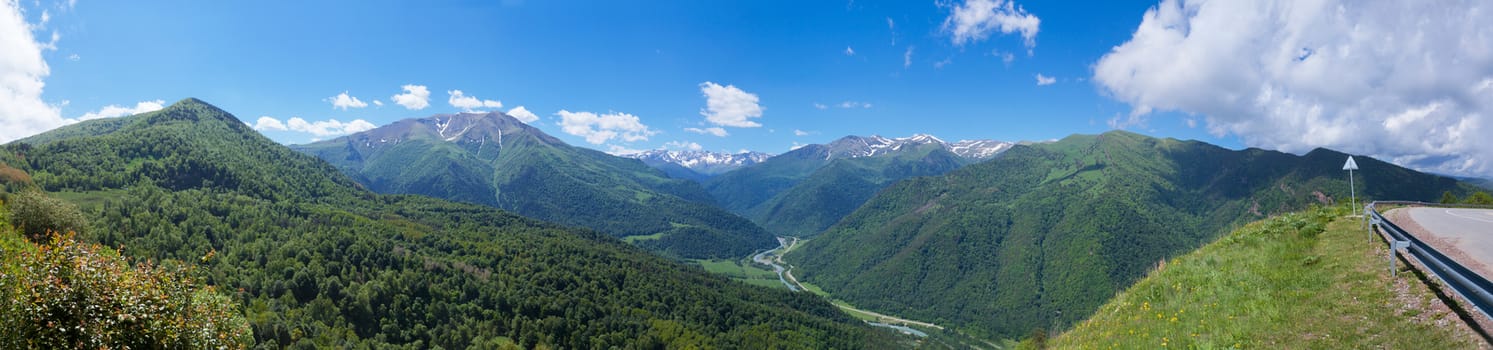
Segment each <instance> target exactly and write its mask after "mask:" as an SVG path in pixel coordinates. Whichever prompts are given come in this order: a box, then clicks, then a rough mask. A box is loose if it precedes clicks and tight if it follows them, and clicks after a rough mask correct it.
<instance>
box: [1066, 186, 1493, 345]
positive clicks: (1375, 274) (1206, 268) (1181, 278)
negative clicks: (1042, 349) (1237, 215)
mask: <svg viewBox="0 0 1493 350" xmlns="http://www.w3.org/2000/svg"><path fill="white" fill-rule="evenodd" d="M1348 212H1349V209H1348V207H1347V206H1336V207H1331V208H1322V209H1312V210H1308V211H1304V212H1299V213H1291V214H1285V215H1281V216H1277V217H1273V218H1270V219H1266V220H1261V221H1259V222H1255V223H1252V224H1249V225H1247V226H1244V227H1242V228H1240V229H1239V230H1236V231H1234V232H1233V233H1230V234H1228V235H1225V236H1223V237H1222V238H1221V239H1219V240H1218V241H1217V242H1214V243H1211V244H1208V245H1206V246H1204V247H1203V248H1201V249H1198V250H1197V251H1194V252H1192V253H1188V254H1186V255H1183V256H1180V257H1177V258H1173V259H1170V260H1168V261H1167V262H1166V264H1164V265H1159V268H1158V269H1157V270H1155V271H1152V272H1151V273H1150V275H1149V276H1147V277H1146V278H1143V279H1141V280H1140V281H1138V282H1136V283H1135V285H1134V286H1131V287H1130V288H1128V289H1126V290H1125V291H1124V292H1122V293H1120V294H1119V295H1117V296H1116V297H1115V298H1114V299H1112V300H1110V301H1109V302H1107V303H1105V304H1104V305H1103V306H1100V307H1099V308H1098V312H1096V313H1095V314H1094V316H1093V317H1092V318H1090V319H1088V320H1086V321H1083V322H1082V323H1079V324H1078V325H1077V326H1075V327H1074V328H1073V329H1072V330H1071V331H1068V332H1066V333H1063V334H1062V335H1060V336H1057V337H1056V338H1054V339H1052V340H1051V341H1050V342H1048V345H1050V346H1051V347H1053V348H1061V349H1141V348H1163V347H1172V348H1182V349H1199V348H1200V349H1222V348H1267V349H1323V348H1338V349H1376V348H1377V349H1411V348H1419V349H1467V348H1475V347H1477V344H1478V343H1480V341H1479V340H1478V338H1477V336H1476V335H1475V334H1473V333H1472V332H1471V331H1470V330H1468V329H1467V328H1466V327H1465V326H1463V324H1462V321H1461V320H1459V319H1458V318H1457V317H1458V316H1457V315H1456V314H1454V313H1453V312H1451V311H1450V310H1449V309H1447V308H1445V307H1443V306H1440V304H1441V302H1440V301H1439V300H1437V299H1436V296H1435V295H1434V294H1433V293H1432V291H1431V290H1430V289H1428V287H1427V286H1425V285H1423V284H1422V283H1421V282H1420V280H1419V279H1416V278H1415V277H1414V276H1412V275H1411V274H1409V273H1403V272H1402V273H1400V275H1399V277H1398V278H1397V279H1391V277H1390V276H1389V271H1388V270H1387V266H1386V263H1385V254H1386V253H1385V252H1386V250H1385V246H1384V243H1383V242H1382V241H1380V240H1377V239H1376V240H1374V241H1373V242H1368V241H1367V240H1366V239H1365V234H1364V229H1363V223H1362V221H1360V220H1357V219H1353V218H1347V217H1345V216H1346V215H1347V214H1348Z"/></svg>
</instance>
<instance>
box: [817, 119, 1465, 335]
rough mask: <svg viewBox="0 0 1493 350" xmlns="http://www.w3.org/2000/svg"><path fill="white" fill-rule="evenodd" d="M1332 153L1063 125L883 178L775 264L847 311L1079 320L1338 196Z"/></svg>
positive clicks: (1385, 173) (1440, 187)
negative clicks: (1212, 250) (902, 176)
mask: <svg viewBox="0 0 1493 350" xmlns="http://www.w3.org/2000/svg"><path fill="white" fill-rule="evenodd" d="M1345 159H1346V155H1344V154H1341V153H1337V152H1333V151H1328V150H1316V151H1313V152H1310V153H1308V154H1306V155H1304V156H1295V155H1290V154H1285V153H1280V152H1271V151H1263V150H1258V149H1249V150H1243V151H1233V150H1227V149H1224V148H1220V147H1216V146H1212V145H1208V144H1204V143H1201V142H1195V141H1177V140H1172V139H1156V138H1150V137H1146V136H1142V135H1138V134H1134V133H1128V132H1122V131H1115V132H1109V133H1105V134H1102V135H1076V136H1072V137H1068V138H1065V139H1063V140H1061V141H1058V142H1054V143H1047V144H1037V145H1027V146H1018V147H1015V148H1012V149H1011V150H1009V151H1007V152H1006V153H1005V154H1003V155H1002V156H1001V157H998V158H996V159H994V160H991V161H987V162H983V163H979V164H975V165H971V166H967V167H964V168H961V169H959V170H955V171H953V172H950V173H949V174H947V175H945V176H941V177H920V178H913V179H910V180H906V181H902V182H899V183H897V184H894V185H892V186H891V187H889V188H887V189H886V190H883V191H882V192H881V193H879V194H878V195H877V196H876V197H873V198H872V199H870V200H868V201H867V202H866V204H865V205H863V206H861V207H860V208H859V209H857V210H856V211H855V212H854V213H852V214H850V215H849V216H847V217H846V218H845V219H844V220H842V221H841V222H840V223H838V224H836V225H835V226H833V227H831V228H830V229H829V230H827V231H826V232H825V233H823V234H821V235H820V236H819V237H817V238H815V239H814V240H811V241H809V242H808V243H806V244H805V245H804V247H803V248H801V249H799V250H797V251H795V252H794V253H792V254H789V256H788V260H789V261H790V262H792V263H793V264H794V265H795V266H796V267H797V268H798V269H797V270H795V275H797V276H798V277H799V278H800V279H802V280H805V281H808V282H811V283H814V284H816V285H819V286H820V287H822V288H824V289H825V290H826V291H829V292H830V293H832V294H834V295H835V296H836V297H837V298H841V299H844V300H846V301H849V302H851V303H853V304H855V305H857V306H859V307H863V308H866V309H870V310H875V311H880V312H886V313H892V314H897V315H900V316H903V317H908V318H913V319H921V320H929V321H932V322H935V323H939V324H946V325H952V326H955V327H958V328H960V329H962V330H965V331H966V332H967V333H971V334H975V335H978V336H986V337H990V338H1018V337H1024V336H1026V335H1028V334H1030V333H1031V332H1032V331H1033V330H1036V329H1053V328H1056V329H1065V328H1067V327H1068V326H1069V325H1071V324H1073V323H1074V322H1077V321H1079V320H1082V319H1085V318H1087V317H1088V316H1089V315H1090V314H1092V313H1093V312H1094V310H1096V309H1097V308H1098V307H1099V305H1101V304H1102V303H1104V302H1105V301H1106V300H1108V299H1109V298H1110V297H1111V296H1112V295H1113V294H1114V293H1115V292H1117V291H1119V290H1121V289H1123V288H1125V287H1127V286H1129V285H1130V284H1131V283H1133V282H1134V281H1135V280H1136V279H1138V278H1139V277H1141V276H1142V275H1143V274H1144V273H1145V271H1146V270H1147V269H1148V268H1149V267H1150V266H1151V265H1152V264H1154V263H1155V262H1157V261H1160V260H1163V259H1166V258H1169V257H1172V256H1175V255H1178V254H1182V253H1184V252H1187V251H1191V250H1193V249H1196V248H1197V247H1199V246H1201V245H1202V244H1203V243H1204V242H1207V241H1210V240H1212V239H1213V238H1214V237H1217V236H1218V235H1220V234H1222V233H1224V232H1226V231H1227V230H1228V229H1229V228H1230V227H1233V226H1236V225H1242V224H1243V223H1247V222H1250V221H1253V220H1256V219H1258V218H1263V217H1265V216H1268V215H1274V214H1279V213H1285V212H1291V211H1295V210H1299V209H1301V208H1305V207H1307V206H1308V205H1311V204H1314V203H1324V202H1325V203H1332V202H1336V201H1346V197H1347V194H1348V188H1347V179H1346V174H1345V173H1343V172H1342V171H1341V170H1339V169H1340V168H1341V166H1342V163H1343V161H1344V160H1345ZM1358 164H1359V165H1360V166H1361V167H1362V171H1360V172H1358V173H1357V174H1358V175H1359V176H1360V178H1359V179H1358V181H1359V182H1358V183H1359V184H1360V185H1367V187H1366V189H1365V188H1360V191H1359V192H1358V194H1359V195H1360V196H1361V197H1371V198H1395V199H1419V200H1435V199H1436V198H1439V194H1440V193H1442V192H1443V191H1447V190H1452V191H1466V190H1467V189H1468V187H1467V186H1466V185H1464V184H1460V183H1458V182H1456V181H1455V180H1452V179H1449V178H1444V177H1440V176H1435V175H1427V174H1421V173H1417V172H1414V171H1411V170H1408V169H1403V168H1399V167H1396V166H1393V165H1390V164H1387V163H1383V162H1380V161H1377V160H1373V159H1369V158H1366V157H1360V158H1359V159H1358Z"/></svg>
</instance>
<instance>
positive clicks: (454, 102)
mask: <svg viewBox="0 0 1493 350" xmlns="http://www.w3.org/2000/svg"><path fill="white" fill-rule="evenodd" d="M446 94H448V95H451V98H448V99H446V102H447V103H450V104H451V107H456V108H461V110H463V111H467V112H472V111H474V110H476V109H478V108H503V102H501V101H496V100H483V99H478V98H477V97H476V96H467V95H466V94H464V93H462V92H461V90H450V91H446Z"/></svg>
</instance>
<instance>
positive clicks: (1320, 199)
mask: <svg viewBox="0 0 1493 350" xmlns="http://www.w3.org/2000/svg"><path fill="white" fill-rule="evenodd" d="M1312 195H1313V196H1316V197H1317V203H1322V205H1329V204H1332V197H1328V196H1327V195H1326V194H1323V193H1322V191H1312Z"/></svg>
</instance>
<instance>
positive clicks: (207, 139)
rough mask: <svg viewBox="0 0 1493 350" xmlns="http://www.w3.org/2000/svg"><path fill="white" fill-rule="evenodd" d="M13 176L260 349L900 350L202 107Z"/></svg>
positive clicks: (139, 118)
mask: <svg viewBox="0 0 1493 350" xmlns="http://www.w3.org/2000/svg"><path fill="white" fill-rule="evenodd" d="M101 125H106V126H108V127H100V126H101ZM0 161H3V162H4V163H6V164H7V165H8V166H10V167H14V168H16V169H11V170H19V171H25V172H27V173H29V174H30V178H31V179H33V180H34V181H35V183H36V184H37V185H39V186H40V187H41V188H43V189H45V190H47V191H51V192H52V193H53V194H54V195H55V196H58V197H61V198H64V199H67V200H70V201H72V202H75V203H78V204H79V205H80V206H81V207H82V211H83V213H84V215H85V216H87V217H88V220H89V221H90V222H91V223H90V224H89V225H88V227H89V229H87V230H84V233H83V235H82V238H83V239H85V240H88V241H91V242H96V243H99V244H102V245H104V246H109V247H122V253H123V254H124V255H125V256H128V257H132V258H135V259H142V260H154V261H170V262H189V263H192V262H195V263H200V264H201V267H200V269H201V270H200V271H199V273H200V274H201V275H202V278H203V279H204V280H205V281H207V282H208V283H209V284H211V285H214V286H216V287H217V288H218V289H219V290H225V291H234V292H232V294H231V297H232V298H233V299H234V301H235V302H236V303H237V304H238V305H239V307H240V308H241V309H243V310H245V313H246V315H245V316H246V318H247V320H248V322H249V324H250V326H251V327H252V332H253V337H254V339H255V340H256V342H257V343H258V344H259V345H260V346H265V347H270V348H279V347H290V346H296V347H318V348H373V347H378V348H435V347H441V348H447V349H465V348H499V347H502V346H510V347H511V346H513V345H517V346H520V347H523V348H533V347H536V346H541V345H542V346H548V347H562V348H610V347H619V348H661V347H674V348H688V347H733V346H735V345H737V344H763V346H776V347H784V348H815V349H818V348H864V347H881V346H885V345H887V344H893V345H895V344H899V343H898V339H893V338H890V337H892V335H890V334H888V333H886V332H883V331H876V330H871V329H869V328H868V327H865V326H863V325H860V324H859V323H858V322H856V321H854V320H852V319H850V318H849V317H848V316H846V315H844V314H842V313H840V312H838V311H837V310H836V309H835V308H834V307H833V306H831V305H830V304H828V303H826V302H824V301H822V300H820V299H819V298H817V297H813V296H810V295H803V294H793V293H788V292H784V291H776V290H770V289H765V288H756V287H750V286H746V285H743V284H740V283H736V282H732V281H729V280H726V279H725V278H723V277H718V276H713V275H709V274H707V273H705V272H704V271H702V270H700V269H698V268H692V267H686V266H684V265H681V264H678V263H675V262H673V261H671V260H668V259H665V258H661V257H658V256H655V255H653V254H649V253H647V252H645V251H642V250H640V249H637V248H635V247H633V246H630V245H628V244H625V243H623V242H621V241H618V240H616V239H613V238H610V237H608V236H605V235H601V234H597V233H595V232H593V231H589V230H579V229H571V228H567V227H562V226H558V225H554V224H549V223H544V222H540V221H536V220H533V219H528V218H523V217H518V216H515V215H511V214H507V213H504V212H502V211H500V210H497V209H493V208H491V207H486V206H478V205H469V204H460V203H452V202H448V201H443V200H437V199H431V198H428V197H422V196H402V195H379V194H375V193H372V192H369V191H366V190H363V189H361V188H359V186H358V185H357V184H356V183H355V182H354V181H352V180H351V179H350V178H348V177H347V176H345V175H343V174H341V173H340V172H338V171H337V170H336V169H335V168H333V167H332V166H331V165H329V164H327V163H326V162H322V161H320V160H318V159H316V158H313V157H310V156H306V155H303V154H300V153H297V152H295V151H292V150H291V149H289V148H287V147H284V146H281V145H279V144H276V143H274V142H272V141H270V140H269V139H267V138H265V137H263V136H261V135H259V134H258V133H256V132H254V131H253V130H250V129H249V128H248V127H247V126H246V125H244V124H243V123H242V122H240V121H239V120H238V119H237V118H235V117H234V116H232V115H230V114H228V113H227V112H224V111H222V110H220V109H218V108H216V107H213V106H211V105H208V104H206V103H203V102H202V101H198V100H195V99H186V100H183V101H180V102H177V103H176V104H173V105H171V106H170V107H167V108H165V109H162V110H160V111H156V112H151V113H146V114H141V115H135V116H131V117H124V118H119V119H106V120H98V121H89V122H83V123H79V124H76V125H72V126H67V127H63V128H60V129H58V130H56V131H53V132H48V133H44V134H42V135H38V136H37V137H33V138H29V139H25V140H22V141H19V142H15V143H11V144H7V145H5V147H4V152H0ZM7 178H11V179H13V178H16V177H9V176H8V177H7ZM872 344H874V345H872Z"/></svg>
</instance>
